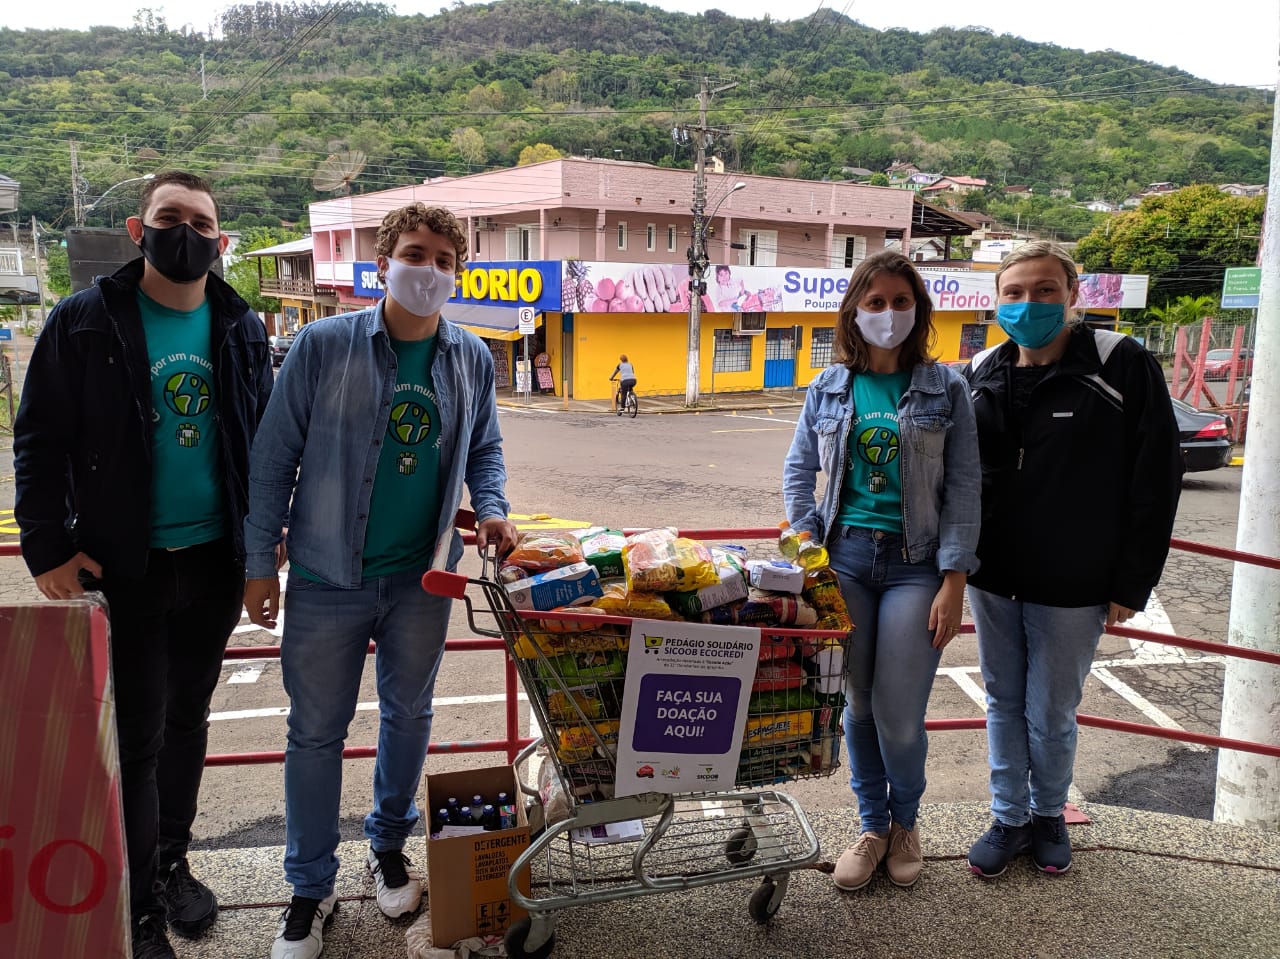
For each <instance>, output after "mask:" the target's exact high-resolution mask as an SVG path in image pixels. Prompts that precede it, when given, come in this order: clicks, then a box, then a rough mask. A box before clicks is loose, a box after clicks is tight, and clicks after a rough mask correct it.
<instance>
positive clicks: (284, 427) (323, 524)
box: [245, 303, 509, 588]
mask: <svg viewBox="0 0 1280 959" xmlns="http://www.w3.org/2000/svg"><path fill="white" fill-rule="evenodd" d="M396 370H397V364H396V355H395V353H394V352H393V351H392V349H391V338H390V336H389V335H388V333H387V327H386V324H385V322H384V320H383V315H382V304H381V303H379V304H378V305H377V306H376V307H373V308H372V309H368V310H361V311H360V312H358V313H348V314H345V315H343V316H333V317H327V318H325V319H323V320H317V321H315V322H314V323H308V324H307V325H306V326H304V327H303V328H302V329H301V331H299V333H298V336H297V339H296V340H294V343H293V346H292V347H291V348H290V349H289V354H288V356H287V357H286V359H285V361H284V364H283V365H282V366H281V367H280V373H279V375H278V377H277V379H276V386H275V391H274V392H273V393H272V396H271V402H270V403H269V404H268V405H267V411H266V414H265V415H264V416H263V418H262V423H261V425H260V426H259V428H258V435H257V437H256V439H255V442H254V444H253V452H252V455H251V458H250V469H249V515H248V517H247V518H246V520H245V544H246V547H247V554H248V555H247V558H246V575H247V576H249V577H250V578H265V577H268V576H275V575H276V566H275V547H276V544H277V543H279V542H280V538H281V533H280V530H281V527H283V526H285V525H288V527H289V539H288V546H289V556H290V558H291V559H294V560H296V561H297V562H298V563H299V564H301V565H302V566H304V567H305V568H306V569H307V570H308V571H310V572H311V573H314V574H315V575H316V576H318V577H319V578H320V579H322V580H324V581H325V582H327V583H331V584H332V585H334V586H339V587H344V588H355V587H358V586H359V585H360V583H361V579H362V575H361V562H362V557H363V552H364V539H365V531H366V528H367V527H368V522H369V501H370V498H371V496H372V493H373V481H374V476H375V474H376V473H377V469H378V455H379V453H380V451H381V445H382V438H383V436H384V434H385V433H386V429H387V417H388V415H389V411H390V409H391V400H392V397H393V395H394V393H395V384H396ZM431 375H432V378H433V380H434V383H435V391H436V405H437V407H438V409H439V412H440V423H441V443H440V464H441V465H440V481H441V482H442V483H443V484H444V490H443V493H444V495H443V502H442V509H441V513H440V524H439V529H440V538H439V540H438V542H437V543H436V550H435V558H434V559H433V561H432V566H434V567H442V566H452V565H454V564H456V562H457V560H458V558H459V557H460V556H461V555H462V543H461V539H460V537H459V536H458V535H457V532H456V531H455V530H454V515H455V514H456V513H457V510H458V507H459V506H460V505H461V504H462V484H463V483H464V482H465V483H466V485H467V489H468V491H469V492H470V495H471V508H472V510H474V511H475V514H476V521H477V522H481V521H483V520H486V519H490V518H492V517H505V516H506V515H507V511H508V508H509V507H508V504H507V500H506V498H505V495H504V488H505V486H506V479H507V472H506V467H505V466H504V464H503V460H502V435H501V433H500V432H499V429H498V404H497V399H496V395H495V393H494V376H493V358H492V356H491V354H490V353H489V350H488V349H487V348H486V347H485V345H484V344H483V343H482V342H481V341H480V340H479V338H477V337H476V336H475V335H474V334H471V333H468V332H466V331H465V330H461V329H459V328H458V327H457V326H454V325H453V324H451V323H449V322H448V321H447V320H445V319H444V318H443V317H442V318H441V320H440V327H439V332H438V333H437V340H436V355H435V360H434V362H433V364H432V367H431Z"/></svg>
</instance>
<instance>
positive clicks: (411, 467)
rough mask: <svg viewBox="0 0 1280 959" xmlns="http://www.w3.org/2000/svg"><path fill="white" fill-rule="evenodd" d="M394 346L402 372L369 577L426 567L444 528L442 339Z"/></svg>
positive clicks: (377, 486) (383, 464) (373, 522)
mask: <svg viewBox="0 0 1280 959" xmlns="http://www.w3.org/2000/svg"><path fill="white" fill-rule="evenodd" d="M391 348H392V349H393V350H394V351H395V354H396V359H397V361H398V366H399V370H398V373H397V376H396V389H395V395H394V396H393V397H392V400H391V415H390V417H389V419H388V421H387V431H386V433H384V434H383V437H382V450H381V452H380V453H379V454H378V471H377V475H376V477H375V478H374V481H373V496H372V499H371V501H370V503H369V526H368V529H367V530H366V531H365V539H364V555H363V570H362V571H363V573H364V575H365V576H366V577H371V576H388V575H390V574H392V573H399V572H403V571H404V570H408V569H423V570H425V569H426V568H427V567H428V566H429V565H430V564H431V557H432V554H433V553H434V552H435V546H436V537H437V535H438V534H439V532H440V530H439V524H440V509H441V506H442V503H441V500H442V496H443V491H442V489H441V484H440V411H439V410H438V409H437V407H436V393H435V386H434V383H433V382H432V379H431V363H432V361H433V360H434V359H435V355H436V338H435V337H434V336H432V337H429V338H427V339H425V340H416V341H412V342H404V341H400V340H392V341H391Z"/></svg>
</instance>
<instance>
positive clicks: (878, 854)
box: [831, 832, 889, 892]
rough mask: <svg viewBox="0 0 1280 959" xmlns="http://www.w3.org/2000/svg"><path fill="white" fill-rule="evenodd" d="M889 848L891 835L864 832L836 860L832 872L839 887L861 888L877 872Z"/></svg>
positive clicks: (849, 890) (850, 890)
mask: <svg viewBox="0 0 1280 959" xmlns="http://www.w3.org/2000/svg"><path fill="white" fill-rule="evenodd" d="M888 848H889V837H888V836H881V835H880V834H879V833H874V832H864V833H863V834H862V835H861V836H859V837H858V841H857V842H855V843H854V844H853V845H852V846H850V847H849V848H848V849H846V850H845V851H844V852H843V853H842V854H841V855H840V858H839V859H837V860H836V868H835V872H833V873H832V874H831V879H832V881H833V882H834V883H835V884H836V888H837V889H843V890H844V891H845V892H853V891H854V890H855V889H861V888H862V887H863V886H865V885H866V884H867V883H869V882H870V881H871V877H872V876H874V875H875V874H876V867H877V866H879V865H880V860H881V859H883V858H884V854H885V851H886V850H887V849H888Z"/></svg>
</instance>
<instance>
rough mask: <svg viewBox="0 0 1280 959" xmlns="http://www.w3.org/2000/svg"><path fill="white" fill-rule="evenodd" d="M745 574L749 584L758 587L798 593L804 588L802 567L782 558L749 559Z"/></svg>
mask: <svg viewBox="0 0 1280 959" xmlns="http://www.w3.org/2000/svg"><path fill="white" fill-rule="evenodd" d="M747 575H748V577H749V579H750V581H751V585H752V586H758V587H759V588H760V589H767V590H771V591H773V592H781V593H799V592H800V591H801V590H802V589H804V569H803V568H802V567H799V566H796V565H795V564H794V563H787V562H784V561H782V560H777V559H753V560H749V561H748V562H747Z"/></svg>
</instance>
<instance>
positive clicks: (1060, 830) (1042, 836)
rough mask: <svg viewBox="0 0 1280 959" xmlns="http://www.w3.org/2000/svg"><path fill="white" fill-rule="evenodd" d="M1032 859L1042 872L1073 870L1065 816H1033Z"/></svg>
mask: <svg viewBox="0 0 1280 959" xmlns="http://www.w3.org/2000/svg"><path fill="white" fill-rule="evenodd" d="M1031 858H1032V860H1034V861H1035V864H1036V868H1037V869H1039V870H1040V871H1041V872H1050V873H1063V872H1066V871H1067V870H1068V869H1070V868H1071V839H1070V837H1069V836H1067V820H1066V817H1065V816H1037V815H1035V814H1034V813H1033V814H1032V816H1031Z"/></svg>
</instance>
